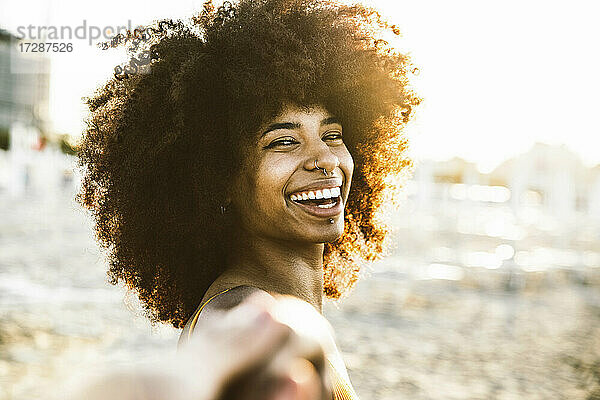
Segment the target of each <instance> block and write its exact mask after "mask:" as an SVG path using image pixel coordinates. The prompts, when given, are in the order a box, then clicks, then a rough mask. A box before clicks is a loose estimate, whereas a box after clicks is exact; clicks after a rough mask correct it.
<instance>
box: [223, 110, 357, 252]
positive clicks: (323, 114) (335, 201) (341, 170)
mask: <svg viewBox="0 0 600 400" xmlns="http://www.w3.org/2000/svg"><path fill="white" fill-rule="evenodd" d="M257 135H258V136H257V137H258V139H257V141H256V142H255V144H253V145H251V146H250V148H249V149H248V151H247V156H246V159H245V163H244V166H243V168H242V170H241V171H240V174H239V176H238V178H237V180H236V182H235V183H234V187H232V191H231V202H232V205H233V207H234V208H235V209H237V210H238V212H239V214H240V218H241V221H240V223H241V228H242V229H243V230H244V233H245V234H249V235H256V236H261V237H268V238H272V239H277V240H292V241H304V242H312V243H324V242H329V241H333V240H335V239H337V238H338V237H340V235H341V234H342V232H343V229H344V207H345V205H346V201H347V199H348V193H349V191H350V183H351V181H352V171H353V170H354V162H353V161H352V156H351V155H350V153H349V152H348V149H347V148H346V145H345V144H344V141H343V138H342V136H343V132H342V125H341V124H340V122H339V121H338V120H337V118H335V116H333V115H331V114H330V113H329V112H328V111H327V110H325V109H324V108H322V107H320V106H316V107H313V108H310V109H302V108H297V107H294V106H288V107H286V108H285V109H284V110H283V111H282V112H281V113H280V114H279V116H277V117H276V118H274V119H273V120H272V121H269V122H268V123H267V124H265V125H264V126H263V127H262V129H261V130H260V132H258V133H257ZM315 160H316V162H317V165H318V167H319V169H317V168H315ZM323 168H324V169H325V170H326V171H327V175H325V174H324V172H323Z"/></svg>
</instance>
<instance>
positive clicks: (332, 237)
mask: <svg viewBox="0 0 600 400" xmlns="http://www.w3.org/2000/svg"><path fill="white" fill-rule="evenodd" d="M338 225H340V224H338V223H335V224H331V225H330V226H329V229H324V230H322V231H321V235H319V236H320V238H319V240H318V243H329V242H335V241H336V240H338V239H339V238H340V237H342V234H343V233H344V225H343V222H342V224H341V226H338Z"/></svg>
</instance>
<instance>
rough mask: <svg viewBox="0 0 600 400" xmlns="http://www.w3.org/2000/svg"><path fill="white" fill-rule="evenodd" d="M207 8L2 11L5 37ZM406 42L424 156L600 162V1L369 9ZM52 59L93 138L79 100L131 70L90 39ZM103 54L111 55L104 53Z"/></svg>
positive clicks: (69, 121) (66, 117) (112, 5)
mask: <svg viewBox="0 0 600 400" xmlns="http://www.w3.org/2000/svg"><path fill="white" fill-rule="evenodd" d="M202 3H203V1H201V0H187V1H186V0H183V1H177V2H174V1H171V2H165V1H157V2H153V1H143V2H142V1H138V0H135V1H127V2H123V1H115V0H104V1H102V2H81V1H74V0H64V1H57V0H53V1H49V0H46V1H42V0H33V1H29V2H27V3H25V2H12V1H10V2H9V1H8V0H0V27H2V28H4V29H9V30H10V31H12V32H13V33H15V32H16V30H17V28H18V26H27V25H29V24H33V25H59V26H60V25H69V26H71V27H77V26H81V25H82V23H83V21H84V20H85V21H86V24H87V26H90V25H96V26H100V27H105V26H118V25H127V24H128V23H129V21H131V24H132V26H136V25H138V24H145V23H148V22H150V21H152V20H153V19H157V18H163V17H185V16H188V15H190V14H192V13H193V12H195V11H198V10H200V9H201V6H202ZM362 3H363V4H368V5H372V6H374V7H375V8H377V9H378V10H380V11H381V13H382V14H383V15H384V17H386V18H387V19H388V20H389V21H390V22H392V23H394V24H396V25H397V26H398V27H399V28H400V30H401V31H402V36H401V38H400V39H399V40H398V41H397V42H394V45H395V46H397V47H398V48H400V49H401V50H403V51H405V52H408V54H409V55H410V56H411V59H412V62H413V63H414V65H415V66H416V67H418V70H419V73H418V75H415V76H413V77H412V84H413V86H414V88H415V90H416V91H417V93H418V94H419V95H420V96H421V97H423V98H424V102H423V103H422V105H421V106H420V107H419V109H418V111H417V115H416V118H415V119H414V120H413V122H412V123H411V125H410V126H409V127H408V128H407V134H409V136H410V138H411V143H412V151H413V154H414V156H415V157H416V158H417V159H418V158H428V159H435V160H444V159H449V158H452V157H455V156H458V157H462V158H464V159H466V160H468V161H472V162H476V163H477V164H478V166H479V167H480V168H481V169H482V170H484V171H489V170H491V169H492V168H493V167H494V166H496V165H497V164H499V163H500V162H501V161H503V160H504V159H506V158H508V157H511V156H514V155H517V154H520V153H523V152H525V151H527V150H528V149H529V148H530V147H531V146H532V145H533V144H534V143H536V142H543V143H548V144H556V145H561V144H564V145H565V146H566V147H567V148H569V149H570V150H572V151H574V152H576V153H577V154H578V155H579V156H580V157H581V158H582V160H583V161H584V162H585V163H586V164H587V165H589V166H592V165H595V164H599V163H600V146H599V145H600V139H599V138H598V136H599V135H600V122H599V118H598V116H599V115H600V113H599V112H598V110H600V99H599V97H598V93H600V77H599V75H598V71H600V52H599V51H598V50H597V46H598V44H597V43H598V39H599V38H600V24H598V23H597V21H596V20H597V16H598V15H600V14H599V13H598V11H599V10H598V6H596V5H595V4H594V2H593V1H578V0H571V1H569V2H567V1H537V0H529V1H527V2H525V1H516V0H504V1H502V2H499V1H496V2H493V1H487V2H482V1H473V0H468V1H467V0H459V1H453V2H449V1H428V0H421V1H416V0H412V1H404V0H396V1H384V0H363V1H362ZM73 43H74V51H73V52H72V53H68V54H66V53H61V54H54V55H51V59H52V75H51V89H50V90H51V97H50V101H51V104H50V107H51V115H52V118H53V123H54V127H55V129H56V130H57V131H59V132H65V133H70V134H77V133H78V132H81V130H82V129H83V126H84V125H83V119H84V117H85V107H84V106H83V103H82V101H81V98H82V97H83V96H86V95H90V94H91V93H92V92H93V90H94V89H95V88H96V87H97V86H98V85H99V84H101V83H102V82H103V81H104V80H106V79H107V78H108V77H109V76H110V75H111V74H112V68H113V67H114V66H115V65H117V64H118V63H120V62H121V61H123V60H124V58H123V57H124V55H123V54H122V53H119V52H118V51H115V50H109V51H108V52H107V51H102V50H99V49H97V48H96V47H94V46H90V45H88V43H87V41H86V40H77V39H75V40H73ZM103 53H104V54H103Z"/></svg>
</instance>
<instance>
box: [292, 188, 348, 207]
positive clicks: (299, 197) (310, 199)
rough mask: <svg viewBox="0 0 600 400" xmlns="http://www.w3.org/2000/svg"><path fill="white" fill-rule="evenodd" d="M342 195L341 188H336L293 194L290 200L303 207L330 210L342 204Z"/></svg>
mask: <svg viewBox="0 0 600 400" xmlns="http://www.w3.org/2000/svg"><path fill="white" fill-rule="evenodd" d="M340 195H341V190H340V187H339V186H336V187H332V188H326V189H318V190H307V191H304V192H298V193H292V194H291V195H290V200H292V201H293V202H295V203H297V204H300V205H303V206H311V207H318V208H322V209H329V208H333V207H335V206H336V205H337V204H338V203H339V202H340V200H341V199H340Z"/></svg>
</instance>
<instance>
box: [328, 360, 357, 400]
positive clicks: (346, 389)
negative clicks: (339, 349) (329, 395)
mask: <svg viewBox="0 0 600 400" xmlns="http://www.w3.org/2000/svg"><path fill="white" fill-rule="evenodd" d="M327 362H328V363H329V366H330V367H331V370H332V371H333V379H332V381H333V382H332V386H333V387H332V389H333V400H359V398H358V395H357V394H356V392H355V391H354V389H353V388H352V386H351V385H350V384H349V383H348V382H346V380H345V379H344V378H342V376H341V375H340V374H339V373H338V372H337V370H336V369H335V367H334V366H333V364H332V363H331V361H329V358H327Z"/></svg>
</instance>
